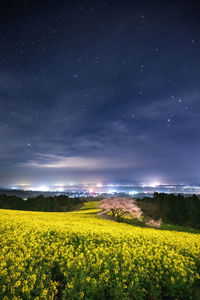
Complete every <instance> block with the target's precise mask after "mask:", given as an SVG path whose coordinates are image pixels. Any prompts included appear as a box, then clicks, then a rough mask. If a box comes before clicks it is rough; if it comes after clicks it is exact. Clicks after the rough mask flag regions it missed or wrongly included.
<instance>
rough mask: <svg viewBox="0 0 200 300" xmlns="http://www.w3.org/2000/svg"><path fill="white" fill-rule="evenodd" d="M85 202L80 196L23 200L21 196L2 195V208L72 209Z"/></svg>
mask: <svg viewBox="0 0 200 300" xmlns="http://www.w3.org/2000/svg"><path fill="white" fill-rule="evenodd" d="M82 203H83V200H81V199H80V198H69V197H68V196H66V195H59V196H50V197H44V196H43V195H40V196H38V197H35V198H28V199H27V200H23V199H22V198H20V197H16V196H8V195H0V208H4V209H17V210H31V211H71V210H74V209H76V208H78V207H79V206H80V205H81V204H82Z"/></svg>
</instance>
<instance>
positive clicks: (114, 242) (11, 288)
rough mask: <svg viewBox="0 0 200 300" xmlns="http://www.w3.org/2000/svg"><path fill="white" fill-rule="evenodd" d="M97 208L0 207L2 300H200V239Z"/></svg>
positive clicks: (196, 235)
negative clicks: (109, 216) (106, 215)
mask: <svg viewBox="0 0 200 300" xmlns="http://www.w3.org/2000/svg"><path fill="white" fill-rule="evenodd" d="M86 208H87V207H86ZM97 211H98V210H97V209H92V208H90V207H89V206H88V208H87V209H85V210H80V211H76V212H70V213H46V212H25V211H14V210H13V211H11V210H0V299H4V300H8V299H10V300H15V299H38V300H39V299H95V300H96V299H97V300H98V299H101V300H102V299H119V300H120V299H137V300H140V299H163V298H164V299H200V235H199V234H191V233H182V232H172V231H164V230H156V229H150V228H140V227H134V226H131V225H127V224H122V223H116V222H114V221H109V220H102V219H100V218H99V217H98V216H97V214H96V213H97Z"/></svg>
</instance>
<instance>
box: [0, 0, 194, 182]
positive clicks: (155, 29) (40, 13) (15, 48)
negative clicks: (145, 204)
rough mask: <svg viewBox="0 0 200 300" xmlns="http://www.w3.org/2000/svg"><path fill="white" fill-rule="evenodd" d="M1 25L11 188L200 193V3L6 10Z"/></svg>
mask: <svg viewBox="0 0 200 300" xmlns="http://www.w3.org/2000/svg"><path fill="white" fill-rule="evenodd" d="M40 2H41V3H40ZM0 24H1V26H0V186H6V185H12V184H17V183H18V184H19V183H22V182H23V183H31V184H38V183H42V184H52V183H58V182H59V183H69V182H74V183H78V182H81V183H86V182H102V183H105V182H107V183H130V182H131V183H145V182H151V181H159V182H161V183H200V2H199V1H138V2H137V1H126V0H121V1H81V2H80V1H60V0H58V1H28V0H27V1H19V0H18V1H1V4H0Z"/></svg>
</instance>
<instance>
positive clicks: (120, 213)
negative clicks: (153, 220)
mask: <svg viewBox="0 0 200 300" xmlns="http://www.w3.org/2000/svg"><path fill="white" fill-rule="evenodd" d="M99 208H101V209H102V210H103V211H105V212H107V213H111V215H112V216H113V217H116V218H117V219H118V220H119V219H121V218H122V217H124V216H125V215H129V216H132V217H135V218H138V219H140V218H141V216H142V211H141V209H140V208H139V207H138V206H137V204H136V202H135V200H134V199H130V198H126V197H115V198H106V199H104V200H102V201H101V204H100V206H99Z"/></svg>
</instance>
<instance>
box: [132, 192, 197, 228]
mask: <svg viewBox="0 0 200 300" xmlns="http://www.w3.org/2000/svg"><path fill="white" fill-rule="evenodd" d="M137 202H138V204H139V206H141V209H142V210H143V212H144V214H145V215H146V216H148V217H150V218H154V219H155V220H158V219H160V218H162V221H163V222H165V223H169V224H174V225H182V226H190V227H194V228H200V198H199V197H197V196H196V195H192V196H187V197H184V196H183V195H181V194H179V195H174V194H165V193H154V197H153V198H150V197H144V198H143V199H137Z"/></svg>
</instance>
